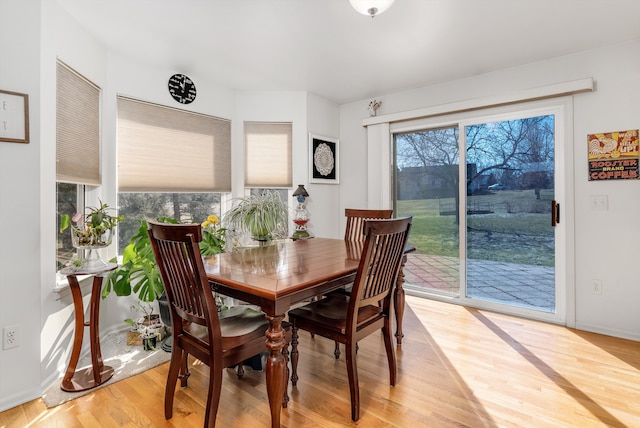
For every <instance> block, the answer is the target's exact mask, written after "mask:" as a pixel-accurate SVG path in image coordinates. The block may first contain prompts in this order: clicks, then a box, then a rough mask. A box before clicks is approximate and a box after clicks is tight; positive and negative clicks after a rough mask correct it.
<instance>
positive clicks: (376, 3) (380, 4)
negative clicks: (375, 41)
mask: <svg viewBox="0 0 640 428" xmlns="http://www.w3.org/2000/svg"><path fill="white" fill-rule="evenodd" d="M394 1H395V0H349V3H351V6H353V8H354V9H355V10H357V11H358V12H360V13H361V14H363V15H369V16H370V17H372V18H374V17H375V16H376V15H380V14H381V13H382V12H384V11H385V10H387V9H389V7H390V6H391V5H392V4H393V2H394Z"/></svg>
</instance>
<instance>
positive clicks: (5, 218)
mask: <svg viewBox="0 0 640 428" xmlns="http://www.w3.org/2000/svg"><path fill="white" fill-rule="evenodd" d="M40 35H41V34H40V1H39V0H0V52H2V56H1V57H0V58H1V59H0V62H1V64H2V65H0V89H2V90H6V91H12V92H20V93H25V94H28V95H29V121H30V142H29V144H16V143H5V142H0V207H1V208H2V209H0V237H2V238H1V239H2V245H0V329H1V328H2V327H5V326H9V325H14V324H19V325H20V338H19V341H20V346H19V347H18V348H14V349H10V350H1V349H0V397H2V398H1V399H2V402H3V403H8V405H7V406H2V405H0V410H2V409H3V408H6V407H10V405H11V404H14V405H15V404H18V403H20V402H23V401H26V400H29V399H31V398H33V397H35V396H37V395H38V390H39V386H40V270H39V269H38V267H39V266H40V227H41V223H40V199H39V195H40V192H41V187H40V171H39V165H40V149H41V144H42V142H41V132H40V125H39V123H40V77H41V76H40V58H39V55H40V49H39V46H40Z"/></svg>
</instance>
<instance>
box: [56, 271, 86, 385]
mask: <svg viewBox="0 0 640 428" xmlns="http://www.w3.org/2000/svg"><path fill="white" fill-rule="evenodd" d="M67 280H68V281H69V288H70V289H71V296H72V297H73V310H74V313H75V316H76V319H75V326H74V332H73V348H72V349H71V358H70V359H69V365H68V366H67V371H66V372H65V374H64V377H63V378H62V386H61V388H62V389H63V390H64V391H76V389H75V387H74V386H73V382H72V380H73V375H74V374H75V372H76V367H77V366H78V359H79V358H80V349H81V348H82V339H83V337H84V305H83V304H82V291H81V290H80V285H79V284H78V279H77V278H76V277H75V275H74V276H68V277H67Z"/></svg>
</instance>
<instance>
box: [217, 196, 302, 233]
mask: <svg viewBox="0 0 640 428" xmlns="http://www.w3.org/2000/svg"><path fill="white" fill-rule="evenodd" d="M235 201H237V203H236V204H235V205H234V207H233V208H231V209H230V210H229V211H227V212H226V213H225V214H224V217H223V222H224V223H225V225H226V226H227V228H228V229H233V230H234V231H236V232H247V233H249V234H250V235H251V237H252V238H253V239H255V240H256V241H268V240H270V239H273V238H277V237H278V236H279V235H280V234H284V233H285V232H284V231H286V229H287V222H288V220H289V211H288V207H287V205H286V203H285V202H284V201H283V200H282V199H281V198H280V195H279V194H278V193H277V192H275V191H272V190H267V191H264V192H262V193H261V194H260V195H249V196H246V197H244V198H237V199H235Z"/></svg>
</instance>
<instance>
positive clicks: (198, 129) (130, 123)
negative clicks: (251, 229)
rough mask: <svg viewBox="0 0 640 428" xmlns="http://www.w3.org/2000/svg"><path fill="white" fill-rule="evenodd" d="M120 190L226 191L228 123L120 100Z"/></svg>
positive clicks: (131, 100) (211, 117) (228, 177)
mask: <svg viewBox="0 0 640 428" xmlns="http://www.w3.org/2000/svg"><path fill="white" fill-rule="evenodd" d="M118 190H119V191H120V192H170V193H180V192H230V191H231V124H230V122H229V121H228V120H225V119H219V118H216V117H213V116H207V115H203V114H199V113H193V112H188V111H184V110H179V109H174V108H171V107H165V106H161V105H157V104H151V103H147V102H144V101H138V100H133V99H131V98H126V97H122V96H120V97H118Z"/></svg>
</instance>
